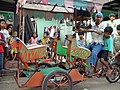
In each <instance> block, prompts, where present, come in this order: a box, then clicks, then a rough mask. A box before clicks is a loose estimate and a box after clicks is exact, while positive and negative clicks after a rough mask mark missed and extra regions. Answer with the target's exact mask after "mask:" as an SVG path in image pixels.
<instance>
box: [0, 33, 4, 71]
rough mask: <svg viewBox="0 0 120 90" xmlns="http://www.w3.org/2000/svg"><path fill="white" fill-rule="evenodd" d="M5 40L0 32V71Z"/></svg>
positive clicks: (0, 69)
mask: <svg viewBox="0 0 120 90" xmlns="http://www.w3.org/2000/svg"><path fill="white" fill-rule="evenodd" d="M4 43H5V40H4V36H3V34H2V33H0V71H2V69H3V59H4V49H3V46H4Z"/></svg>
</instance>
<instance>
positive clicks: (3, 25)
mask: <svg viewBox="0 0 120 90" xmlns="http://www.w3.org/2000/svg"><path fill="white" fill-rule="evenodd" d="M5 28H6V21H5V20H4V19H1V20H0V32H1V33H3V35H4V37H5V42H6V46H5V48H4V68H5V61H6V57H7V53H8V50H7V48H8V41H9V37H10V35H9V32H8V31H7V30H6V29H5Z"/></svg>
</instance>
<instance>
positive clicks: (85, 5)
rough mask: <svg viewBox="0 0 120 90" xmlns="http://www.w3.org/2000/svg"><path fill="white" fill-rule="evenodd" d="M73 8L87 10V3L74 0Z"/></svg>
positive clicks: (81, 0)
mask: <svg viewBox="0 0 120 90" xmlns="http://www.w3.org/2000/svg"><path fill="white" fill-rule="evenodd" d="M73 6H74V8H77V9H80V8H81V7H82V9H84V10H85V9H86V8H87V2H85V1H83V0H74V2H73Z"/></svg>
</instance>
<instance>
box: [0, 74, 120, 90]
mask: <svg viewBox="0 0 120 90" xmlns="http://www.w3.org/2000/svg"><path fill="white" fill-rule="evenodd" d="M0 90H41V88H40V87H35V88H26V89H19V88H18V86H17V84H16V82H15V80H14V77H13V76H4V77H0ZM73 90H120V81H118V82H117V83H114V84H110V83H109V82H107V80H106V79H105V78H94V79H91V80H88V81H83V82H80V83H79V84H77V85H75V86H74V87H73Z"/></svg>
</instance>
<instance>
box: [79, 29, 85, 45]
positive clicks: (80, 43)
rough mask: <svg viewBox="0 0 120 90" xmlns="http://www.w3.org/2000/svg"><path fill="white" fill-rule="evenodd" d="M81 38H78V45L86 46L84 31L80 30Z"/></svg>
mask: <svg viewBox="0 0 120 90" xmlns="http://www.w3.org/2000/svg"><path fill="white" fill-rule="evenodd" d="M78 36H79V40H77V45H78V46H80V47H85V40H84V32H83V31H80V32H78Z"/></svg>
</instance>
